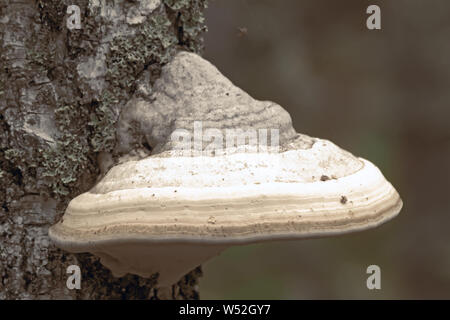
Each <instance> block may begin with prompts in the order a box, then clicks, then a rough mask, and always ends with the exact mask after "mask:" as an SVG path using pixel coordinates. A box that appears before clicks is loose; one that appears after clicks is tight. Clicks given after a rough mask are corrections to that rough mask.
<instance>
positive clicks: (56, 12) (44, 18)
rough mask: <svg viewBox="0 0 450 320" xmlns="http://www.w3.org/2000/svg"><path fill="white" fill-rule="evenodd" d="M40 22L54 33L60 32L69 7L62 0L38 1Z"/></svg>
mask: <svg viewBox="0 0 450 320" xmlns="http://www.w3.org/2000/svg"><path fill="white" fill-rule="evenodd" d="M36 3H37V6H38V9H39V13H40V20H41V22H42V23H43V24H45V25H46V26H48V27H49V28H50V29H51V30H53V31H60V30H61V27H62V25H63V19H64V15H65V14H66V8H67V5H66V4H65V3H64V1H61V0H36Z"/></svg>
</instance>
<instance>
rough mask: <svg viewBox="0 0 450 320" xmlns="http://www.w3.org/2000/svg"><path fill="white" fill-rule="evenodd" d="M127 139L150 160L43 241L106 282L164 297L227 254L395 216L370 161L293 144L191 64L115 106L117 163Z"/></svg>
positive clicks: (284, 126) (283, 117)
mask: <svg viewBox="0 0 450 320" xmlns="http://www.w3.org/2000/svg"><path fill="white" fill-rule="evenodd" d="M199 121H201V131H200V132H198V131H199V130H198V129H199V128H198V123H197V125H196V124H195V122H199ZM132 128H139V130H140V133H141V136H142V137H143V139H144V140H145V141H146V143H147V144H148V145H149V146H151V150H152V151H151V154H150V155H149V156H147V157H145V158H142V159H139V158H137V159H136V158H133V157H131V158H130V157H128V158H126V157H125V158H123V159H126V161H125V160H123V161H122V162H121V163H119V164H117V165H116V166H114V167H113V168H112V169H111V170H109V172H108V173H107V174H106V175H105V176H104V177H103V179H101V181H100V182H99V183H98V184H97V185H96V186H95V187H94V188H93V189H92V190H90V191H89V192H86V193H84V194H82V195H80V196H78V197H76V198H75V199H73V200H72V201H71V202H70V204H69V206H68V208H67V210H66V212H65V214H64V219H63V220H61V221H60V222H58V223H57V224H55V225H54V226H52V227H51V228H50V230H49V234H50V237H51V239H52V240H53V241H54V242H55V243H56V245H57V246H59V247H60V248H63V249H65V250H67V251H70V252H91V253H93V254H95V255H97V256H99V257H100V258H101V261H102V263H103V264H104V265H105V266H107V267H108V268H109V269H110V270H111V271H112V272H113V274H114V275H116V276H122V275H124V274H126V273H132V274H137V275H140V276H144V277H148V276H150V275H151V274H154V273H158V274H159V277H158V284H159V286H161V287H164V286H169V285H172V284H174V283H175V282H177V281H178V280H179V279H180V278H181V277H182V276H183V275H184V274H186V273H187V272H189V271H190V270H192V269H193V268H195V267H196V266H198V265H200V264H202V263H203V262H205V261H207V260H208V259H210V258H211V257H213V256H215V255H217V254H219V253H220V252H221V251H223V250H224V249H226V248H228V247H230V246H233V245H238V244H248V243H255V242H260V241H269V240H281V239H299V238H306V237H321V236H329V235H336V234H342V233H347V232H353V231H359V230H365V229H368V228H373V227H376V226H378V225H380V224H382V223H384V222H386V221H388V220H390V219H391V218H393V217H395V216H396V215H397V214H398V212H399V211H400V209H401V207H402V201H401V199H400V197H399V195H398V193H397V192H396V190H395V189H394V188H393V187H392V185H391V184H390V183H389V182H388V181H387V180H386V179H385V178H384V176H383V175H382V173H381V172H380V170H379V169H378V168H377V167H376V166H374V165H373V164H372V163H371V162H369V161H367V160H365V159H362V158H358V157H355V156H353V155H352V154H351V153H349V152H347V151H345V150H343V149H341V148H339V147H337V146H336V145H334V144H333V143H332V142H330V141H328V140H322V139H318V138H312V137H309V136H306V135H303V134H299V133H297V132H296V131H295V130H294V128H293V127H292V123H291V118H290V116H289V114H288V113H287V112H286V111H285V110H284V109H283V108H282V107H281V106H279V105H277V104H275V103H273V102H268V101H257V100H254V99H253V98H252V97H250V96H249V95H248V94H247V93H245V92H244V91H242V90H241V89H239V88H237V87H236V86H234V85H233V84H232V83H231V82H230V81H229V80H228V79H227V78H225V77H224V76H223V75H222V74H221V73H220V72H219V71H218V70H217V69H216V68H215V67H214V66H213V65H212V64H211V63H209V62H208V61H206V60H204V59H203V58H201V57H199V56H198V55H195V54H192V53H187V52H180V53H178V54H177V55H176V56H175V57H174V59H173V60H172V61H171V62H170V63H168V64H167V65H166V66H165V67H164V68H163V70H162V74H161V77H160V78H159V79H158V80H157V81H156V83H155V85H154V86H153V92H152V95H151V98H150V99H143V98H139V97H136V98H133V99H132V100H131V101H129V103H128V104H127V105H126V106H125V109H124V110H123V112H122V115H121V118H120V121H119V126H118V130H117V132H118V150H119V151H120V152H123V153H125V152H129V151H130V148H131V146H132V145H134V141H133V139H135V135H132V134H130V130H131V129H132ZM196 130H197V132H196ZM236 130H240V131H238V134H236ZM229 131H231V132H232V134H233V135H234V136H232V137H231V138H229ZM252 132H253V133H255V132H256V133H257V134H256V139H253V138H254V137H255V135H252ZM268 132H275V133H276V134H274V135H270V139H269V138H268V134H267V133H268ZM175 133H177V134H175ZM261 133H262V134H261ZM242 135H244V136H245V137H244V138H243V139H241V142H245V143H244V145H245V146H246V147H245V148H242V145H240V143H239V138H240V137H242ZM174 137H176V138H174ZM235 138H236V139H235ZM258 138H259V139H258ZM225 140H226V141H227V143H226V145H225V146H224V141H225ZM230 141H231V142H230ZM269 142H270V143H269ZM186 150H188V151H189V152H187V153H186Z"/></svg>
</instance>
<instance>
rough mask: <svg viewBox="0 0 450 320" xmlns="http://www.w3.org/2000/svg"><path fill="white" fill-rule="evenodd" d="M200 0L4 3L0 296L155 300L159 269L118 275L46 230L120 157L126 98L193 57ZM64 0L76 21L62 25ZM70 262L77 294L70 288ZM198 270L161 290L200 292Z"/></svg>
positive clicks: (0, 10) (0, 17) (185, 295)
mask: <svg viewBox="0 0 450 320" xmlns="http://www.w3.org/2000/svg"><path fill="white" fill-rule="evenodd" d="M205 1H206V0H179V1H177V0H136V1H126V0H61V1H59V0H0V44H1V45H0V56H1V61H0V165H1V166H0V178H1V193H0V204H1V208H0V241H1V245H0V299H117V298H120V299H158V298H161V297H162V295H161V293H160V294H159V295H158V292H157V290H155V289H154V284H155V281H156V280H155V278H156V275H155V277H154V278H152V279H144V278H141V277H138V276H134V275H128V276H125V277H122V278H114V277H113V276H112V275H111V273H110V271H109V270H108V269H106V268H105V267H103V266H102V265H101V264H100V262H99V259H98V258H96V257H95V256H92V255H90V254H87V253H86V254H76V255H74V254H68V253H66V252H62V251H61V250H59V249H57V248H56V247H55V246H54V245H53V244H52V243H51V241H50V240H49V238H48V235H47V232H48V228H49V226H51V225H52V224H54V223H55V222H56V221H57V220H59V219H60V218H61V216H62V214H63V212H64V210H65V208H66V206H67V204H68V202H69V201H70V199H72V198H73V197H75V196H77V195H78V194H80V193H82V192H85V191H87V190H89V189H90V188H91V187H92V186H93V185H94V184H95V182H96V181H97V179H98V177H99V176H101V175H102V174H104V173H105V171H106V170H107V169H108V168H109V167H110V165H111V163H114V160H115V159H117V157H118V156H120V155H119V154H118V152H117V151H116V150H117V149H116V148H115V143H116V137H115V130H116V125H115V124H116V121H117V119H118V117H119V115H120V112H121V108H122V106H124V105H125V104H126V102H127V101H128V100H129V99H130V97H131V96H132V95H135V94H137V93H139V92H141V93H142V94H148V93H149V92H151V84H152V83H153V82H154V81H155V80H156V79H157V77H158V76H159V73H160V70H161V67H162V66H163V65H164V64H165V63H167V62H168V61H169V60H170V59H171V57H172V56H173V54H174V53H175V52H176V51H178V50H189V51H193V52H196V53H201V50H202V38H201V35H202V32H203V31H205V30H206V27H205V25H204V21H203V9H204V8H205V7H206V3H205ZM70 5H76V6H78V7H79V8H80V17H81V29H70V28H68V24H67V20H68V19H69V18H73V15H72V12H73V11H69V13H67V12H68V10H67V7H68V6H70ZM71 21H72V20H71ZM143 88H144V89H143ZM144 147H145V146H144ZM70 265H78V266H79V267H80V269H81V274H82V280H81V289H79V290H77V289H73V290H70V289H68V288H67V286H66V281H67V278H68V276H69V274H67V273H66V270H67V267H68V266H70ZM200 276H201V269H200V267H199V268H197V269H195V270H193V271H192V272H190V273H189V274H187V275H186V276H185V277H184V278H183V279H182V280H181V281H180V282H178V284H176V285H174V286H173V287H172V292H168V293H167V292H166V293H164V297H166V298H174V299H196V298H198V296H199V295H198V291H197V287H196V284H197V279H198V277H200Z"/></svg>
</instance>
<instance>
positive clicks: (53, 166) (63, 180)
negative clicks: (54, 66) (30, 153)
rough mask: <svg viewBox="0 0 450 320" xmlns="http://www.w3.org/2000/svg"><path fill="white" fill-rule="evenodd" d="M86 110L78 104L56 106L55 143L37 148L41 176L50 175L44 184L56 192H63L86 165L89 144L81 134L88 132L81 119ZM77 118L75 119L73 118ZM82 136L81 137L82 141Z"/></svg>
mask: <svg viewBox="0 0 450 320" xmlns="http://www.w3.org/2000/svg"><path fill="white" fill-rule="evenodd" d="M87 116H88V110H87V109H86V108H83V107H82V106H80V105H64V106H61V107H59V108H58V109H56V112H55V120H56V124H57V126H58V130H59V131H60V132H61V133H62V134H61V136H60V137H59V139H58V140H57V142H56V143H55V145H53V146H52V147H50V148H48V149H45V150H42V149H41V150H39V151H40V153H41V155H42V167H43V168H44V171H43V173H42V176H43V178H44V180H45V178H50V179H47V180H48V186H49V187H50V188H51V189H52V191H53V192H54V193H56V194H59V195H67V194H68V193H69V189H70V188H69V187H70V186H72V185H73V184H74V183H75V182H76V181H77V179H78V178H79V177H80V176H81V175H82V174H83V172H84V171H85V170H86V168H87V166H88V154H89V152H91V150H90V149H91V148H90V146H89V144H88V143H87V141H86V140H84V139H83V138H84V137H86V136H87V135H88V131H87V129H86V126H83V124H82V123H79V122H82V121H80V120H81V119H86V117H87ZM77 119H78V121H77ZM83 140H84V141H83Z"/></svg>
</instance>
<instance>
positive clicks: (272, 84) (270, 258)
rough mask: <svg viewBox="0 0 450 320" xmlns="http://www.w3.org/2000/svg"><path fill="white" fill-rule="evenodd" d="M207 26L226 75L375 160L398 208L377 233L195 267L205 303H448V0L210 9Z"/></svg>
mask: <svg viewBox="0 0 450 320" xmlns="http://www.w3.org/2000/svg"><path fill="white" fill-rule="evenodd" d="M371 4H376V5H379V6H380V8H381V27H382V29H381V30H368V29H367V28H366V19H367V17H368V16H369V15H368V14H366V9H367V7H368V6H369V5H371ZM207 24H208V27H209V32H208V33H207V34H206V38H205V40H206V41H205V42H206V43H205V45H206V51H205V57H206V58H207V59H208V60H210V61H211V62H212V63H214V64H215V65H216V66H217V67H218V68H219V70H220V71H221V72H222V73H223V74H225V75H226V76H227V77H228V78H229V79H230V80H231V81H233V82H234V83H235V84H236V85H237V86H239V87H241V88H242V89H244V90H245V91H247V92H248V93H249V94H250V95H252V96H253V97H254V98H256V99H259V100H271V101H275V102H277V103H279V104H280V105H282V106H283V107H284V108H285V109H287V110H288V112H289V113H290V114H291V116H292V118H293V122H294V126H295V128H296V129H297V131H299V132H301V133H306V134H308V135H311V136H315V137H321V138H326V139H329V140H332V141H333V142H334V143H336V144H337V145H339V146H341V147H342V148H344V149H347V150H348V151H350V152H352V153H354V154H355V155H358V156H362V157H364V158H367V159H369V160H371V161H372V162H374V163H375V164H376V165H377V166H378V167H379V168H380V169H381V171H382V172H383V173H384V175H385V176H386V178H387V179H388V180H389V181H391V183H392V184H393V185H394V186H395V187H396V189H397V190H398V191H399V193H400V195H401V197H402V199H403V201H404V207H403V210H402V211H401V213H400V215H399V216H398V217H397V218H396V219H394V220H393V221H391V222H389V223H387V224H386V225H383V226H381V227H379V228H377V229H375V230H369V231H365V232H361V233H357V234H351V235H346V236H341V237H333V238H326V239H314V240H304V241H293V242H278V243H268V244H261V245H251V246H242V247H234V248H231V249H228V250H227V251H225V252H224V253H222V254H221V255H220V256H219V257H217V258H215V259H213V260H211V261H209V262H208V263H206V264H205V265H204V268H203V270H204V277H203V278H202V280H201V282H200V292H201V298H202V299H231V298H236V299H331V298H335V299H416V298H421V299H431V298H436V299H450V183H449V181H450V168H449V167H450V1H448V0H431V1H424V0H396V1H361V0H345V1H334V0H284V1H274V0H254V1H253V0H215V1H212V2H211V3H210V6H209V9H208V10H207ZM371 264H376V265H379V266H380V267H381V290H368V289H367V287H366V279H367V277H368V276H369V275H368V274H366V268H367V267H368V266H369V265H371Z"/></svg>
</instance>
